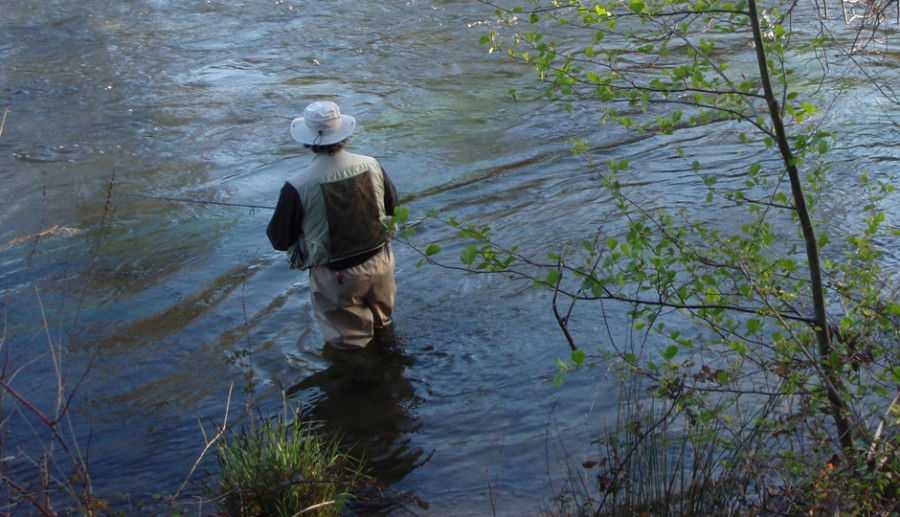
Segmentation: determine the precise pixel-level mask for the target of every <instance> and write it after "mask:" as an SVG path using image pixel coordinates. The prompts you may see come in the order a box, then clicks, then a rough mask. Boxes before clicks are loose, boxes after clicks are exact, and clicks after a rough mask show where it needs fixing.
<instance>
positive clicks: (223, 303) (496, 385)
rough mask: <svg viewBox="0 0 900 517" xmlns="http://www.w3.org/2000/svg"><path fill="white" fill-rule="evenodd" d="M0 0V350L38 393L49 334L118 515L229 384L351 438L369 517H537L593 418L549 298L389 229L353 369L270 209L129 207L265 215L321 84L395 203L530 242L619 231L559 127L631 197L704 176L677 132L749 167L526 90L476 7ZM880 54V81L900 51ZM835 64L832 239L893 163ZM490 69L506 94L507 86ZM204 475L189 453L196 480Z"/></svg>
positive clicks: (735, 169) (194, 450)
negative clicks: (559, 380)
mask: <svg viewBox="0 0 900 517" xmlns="http://www.w3.org/2000/svg"><path fill="white" fill-rule="evenodd" d="M2 4H3V12H4V17H3V19H2V20H0V102H2V104H3V105H8V106H9V111H8V115H7V116H6V119H5V125H4V128H3V132H2V135H0V178H2V182H3V187H2V191H0V203H2V207H3V209H2V211H0V223H2V224H0V245H4V244H6V243H11V242H13V241H14V240H16V239H19V238H21V237H25V236H29V235H35V234H39V233H41V232H47V233H46V234H45V235H44V236H42V237H41V238H39V239H34V238H31V239H25V240H21V241H17V242H16V243H15V244H12V245H9V246H5V247H4V248H3V249H0V297H2V300H3V302H4V305H5V316H6V319H5V324H4V328H5V334H4V340H3V347H4V349H3V352H4V354H5V355H4V356H3V357H4V359H5V360H6V362H7V364H8V365H9V367H8V370H7V371H10V370H9V368H19V367H21V370H20V371H19V372H18V373H17V374H16V375H15V377H14V381H15V382H14V385H15V387H16V388H17V389H18V390H20V392H21V393H22V394H24V395H25V396H26V397H28V398H30V399H31V400H34V401H35V402H36V403H37V404H38V405H39V406H40V407H41V408H45V409H46V410H47V411H49V409H50V407H51V402H52V392H53V386H54V385H55V384H54V383H55V381H54V379H55V378H56V374H55V370H54V367H53V363H52V361H50V360H49V358H48V356H47V350H48V348H49V345H51V344H52V345H53V346H54V347H56V346H58V347H61V348H62V349H63V350H64V351H65V353H64V361H63V368H64V372H63V377H64V378H66V379H67V381H68V383H69V386H70V388H71V387H74V386H75V384H76V383H77V382H79V381H80V384H78V385H77V389H76V390H75V394H76V395H75V397H74V399H73V403H72V408H73V413H72V414H73V415H74V426H75V430H76V433H77V434H78V435H79V436H80V437H81V440H82V446H85V447H87V446H88V445H89V448H90V454H91V471H92V472H93V474H94V477H95V479H94V483H95V487H96V488H97V490H98V491H100V492H101V493H102V494H105V495H107V496H108V497H109V498H110V499H111V500H113V502H114V503H115V504H116V505H117V507H120V508H123V509H134V508H136V507H137V504H138V502H141V501H144V502H146V501H149V500H150V499H151V497H152V496H153V495H154V494H170V493H173V492H174V491H175V490H177V489H178V488H179V486H180V485H181V484H182V482H183V481H184V480H185V478H186V477H187V475H188V473H189V471H190V470H191V467H192V466H193V464H194V462H195V461H196V460H197V459H198V458H199V457H200V454H201V452H202V450H203V446H204V441H203V434H202V432H201V425H203V426H205V427H206V429H207V432H208V431H209V429H211V428H212V426H213V425H215V423H221V422H222V421H223V419H224V418H225V414H226V407H228V402H229V392H230V390H233V391H232V395H231V399H230V400H231V404H230V409H231V411H230V414H229V423H234V422H235V421H237V422H238V423H240V422H241V419H242V418H244V419H246V416H243V413H242V411H241V410H240V408H241V407H243V406H244V405H245V403H246V401H248V400H250V397H252V398H253V400H255V403H256V404H257V406H258V407H259V408H261V411H263V412H266V411H273V410H276V409H277V408H278V407H279V405H280V400H281V393H282V392H287V393H289V394H290V397H291V399H292V400H296V401H298V402H301V403H303V404H304V406H305V407H306V408H307V410H308V411H309V413H310V414H311V415H313V416H314V417H315V418H318V419H320V420H322V421H324V422H325V424H326V425H329V426H332V427H333V428H335V429H338V430H340V431H342V432H344V433H345V434H346V435H348V436H350V437H353V438H354V439H357V440H359V441H361V442H363V443H366V444H367V445H368V456H369V457H370V458H371V459H372V460H373V462H374V463H375V465H376V467H377V472H378V476H379V478H380V480H381V481H382V482H384V483H385V484H386V485H388V486H389V488H390V490H392V491H394V492H395V493H397V494H403V496H402V497H400V499H402V501H403V504H404V505H405V507H404V508H394V509H393V510H391V509H388V510H386V512H387V513H391V512H392V511H394V512H396V513H398V514H402V513H404V512H407V511H411V512H413V513H415V514H420V515H450V514H452V515H485V514H490V513H492V512H495V513H496V514H500V515H526V514H532V513H534V512H536V511H537V509H538V508H540V507H541V505H544V504H547V503H548V501H549V500H550V498H551V497H552V495H553V493H554V489H555V488H558V487H559V479H560V473H561V470H562V467H563V464H564V463H566V462H573V463H580V462H581V461H582V460H583V459H585V458H587V457H588V456H590V454H592V451H591V449H590V443H589V438H590V436H591V434H592V433H596V432H597V430H598V429H599V423H600V422H602V421H603V420H604V418H606V417H607V416H608V415H610V414H612V410H613V409H614V408H615V406H616V397H615V394H616V388H615V386H616V385H615V383H614V382H613V381H612V380H611V379H610V378H609V377H608V376H607V374H606V373H605V370H604V369H603V368H602V365H601V367H598V368H595V369H590V370H587V371H584V372H579V373H576V374H574V375H570V376H569V378H568V379H567V381H566V383H565V384H564V385H563V387H561V388H558V389H557V388H554V387H553V386H552V382H551V380H552V377H553V374H554V373H555V371H556V366H555V364H554V361H555V359H556V358H557V357H565V356H566V355H567V353H568V352H567V350H568V348H567V345H566V342H565V340H564V339H563V336H562V335H561V333H560V332H559V331H558V329H557V328H556V324H555V321H554V320H553V317H552V313H551V311H550V306H549V297H548V295H547V293H544V292H541V291H540V290H537V289H533V288H529V284H527V283H524V284H523V283H521V282H510V281H507V280H505V279H503V278H488V277H481V276H468V275H465V274H463V273H460V272H459V271H454V270H447V269H441V268H437V267H433V266H425V267H423V268H421V269H419V268H417V267H416V266H417V262H418V261H419V259H420V256H419V255H418V254H417V253H416V251H415V250H413V249H412V248H410V247H408V246H405V245H404V244H402V243H396V244H395V245H394V250H395V253H396V255H397V274H396V276H397V283H398V289H399V293H398V300H397V306H396V334H397V341H398V343H399V344H400V345H401V346H402V348H403V350H404V352H405V355H406V357H405V358H390V359H388V360H385V362H383V363H380V364H379V365H378V368H376V369H374V370H373V371H375V372H377V374H372V375H371V376H368V375H366V376H362V377H359V376H352V375H351V376H348V375H346V372H342V371H337V370H335V368H334V367H333V366H332V365H331V364H330V362H329V361H328V360H326V359H325V358H323V357H322V356H321V337H320V335H319V333H318V331H317V330H316V328H315V326H314V323H313V317H312V312H311V309H310V306H309V302H308V291H307V281H306V278H305V274H301V273H298V272H295V271H291V270H289V269H288V267H287V263H286V260H285V258H284V256H283V255H282V254H281V253H279V252H275V251H273V250H271V248H270V246H269V243H268V241H267V239H266V237H265V226H266V224H267V222H268V218H269V216H270V214H271V211H270V210H267V209H266V208H255V209H251V208H243V207H227V206H221V205H209V204H200V203H188V202H183V201H166V200H161V199H149V198H147V197H139V196H154V197H168V198H179V199H192V200H208V201H217V202H227V203H235V204H245V205H260V206H263V207H265V206H272V205H274V203H275V200H276V198H277V194H278V191H279V189H280V186H281V184H282V182H283V181H284V180H285V178H287V177H288V176H290V175H291V174H292V173H293V171H295V170H296V169H297V168H298V167H301V166H302V165H303V164H304V163H305V161H306V160H307V159H308V156H306V155H305V154H304V152H303V151H302V150H301V149H299V147H298V145H297V144H296V143H294V142H293V141H292V140H291V138H290V135H289V133H288V126H289V123H290V121H291V119H292V118H293V117H295V116H299V115H300V114H301V113H302V109H303V107H304V106H305V105H306V104H307V103H309V102H311V101H314V100H320V99H333V100H336V101H337V102H339V103H340V104H341V106H342V109H343V111H344V112H345V113H348V114H352V115H354V116H356V117H357V121H358V124H359V129H358V130H357V132H356V133H355V135H354V137H353V140H352V143H351V150H352V151H356V152H361V153H364V154H370V155H373V156H375V157H377V158H378V159H379V161H380V162H381V163H382V165H383V166H384V168H385V169H386V171H387V172H388V174H390V175H391V177H392V179H393V181H394V182H395V184H396V185H397V188H398V190H399V192H400V195H401V197H402V198H403V199H404V200H406V205H407V206H408V208H410V210H411V211H412V213H413V218H414V219H415V218H418V217H421V216H423V215H424V213H425V212H426V211H428V210H430V209H433V208H436V209H440V210H442V211H443V212H444V213H446V214H451V215H455V216H457V217H459V218H461V219H464V220H467V221H476V222H478V223H479V224H488V225H491V226H492V227H493V228H494V229H495V231H496V232H497V234H498V236H500V239H501V241H505V242H508V243H510V244H512V243H527V244H529V245H530V246H531V252H532V253H534V255H535V256H538V257H540V256H542V254H543V253H544V252H545V251H546V250H550V249H555V248H559V247H562V246H567V245H569V246H571V245H577V243H578V242H580V240H581V238H582V237H583V236H585V235H586V234H587V233H588V232H589V231H591V230H595V229H597V228H598V227H600V226H601V225H603V227H604V228H605V229H606V231H610V232H613V233H614V232H615V231H616V228H618V226H617V224H620V223H621V222H620V221H619V222H617V221H614V220H613V221H610V220H608V219H605V218H604V217H603V214H604V213H605V209H606V208H607V207H605V206H604V201H605V200H607V199H608V196H607V195H606V194H604V192H603V189H602V188H601V185H600V183H599V181H597V180H598V176H597V173H596V171H592V170H590V169H587V168H585V167H583V166H582V162H581V161H580V159H579V158H575V157H572V156H570V153H569V151H568V148H567V146H566V144H565V142H566V141H567V140H568V139H571V138H574V137H587V138H588V139H590V140H591V141H592V142H593V143H594V144H595V145H596V147H597V150H598V152H600V153H601V154H602V155H603V156H604V158H613V157H615V158H619V159H622V158H625V159H628V160H629V161H631V162H632V163H633V164H636V166H635V167H634V169H635V170H634V172H633V173H632V174H631V175H630V176H629V179H628V181H629V182H631V183H632V184H633V185H634V186H652V187H654V188H646V189H645V188H642V189H639V190H637V192H640V193H641V196H642V198H643V199H645V200H646V202H647V203H648V204H664V205H667V206H685V207H688V208H690V207H692V206H693V205H694V203H696V202H697V201H698V200H700V199H702V198H703V197H704V196H705V194H706V190H705V188H704V187H703V186H702V184H698V183H697V178H696V176H694V175H693V174H692V173H691V172H690V168H689V167H687V166H685V165H683V164H680V165H675V166H673V163H674V162H673V158H674V157H675V156H676V155H675V152H674V148H675V147H676V146H683V147H686V148H687V147H688V146H690V148H691V149H694V150H695V156H697V157H699V158H700V159H701V160H703V162H704V165H705V166H708V167H711V168H714V169H715V170H718V171H720V173H721V175H722V177H723V178H732V180H733V181H734V182H736V183H740V182H742V179H741V178H740V174H741V173H742V172H743V171H744V170H746V166H747V164H748V163H750V162H751V161H752V160H753V159H754V157H753V156H752V155H747V154H746V153H745V151H742V150H741V149H740V148H739V147H735V146H727V145H715V144H718V143H719V142H721V141H722V134H723V133H726V134H727V133H730V134H734V133H736V132H738V131H739V128H735V127H733V126H729V125H723V124H716V125H711V127H700V128H691V129H685V130H683V131H679V132H676V133H675V135H672V136H670V137H665V138H663V137H660V136H659V135H653V134H646V135H642V136H638V137H635V136H634V135H629V134H626V133H625V132H624V131H622V130H621V129H619V128H615V127H611V126H601V125H600V124H599V121H598V115H597V113H596V112H592V111H591V110H578V111H577V112H576V113H575V114H574V115H570V114H567V113H566V112H565V111H564V110H563V109H562V107H561V106H557V105H547V104H546V103H545V102H544V101H542V100H540V99H539V98H537V97H536V96H533V95H529V88H531V86H530V85H532V77H531V72H530V71H529V70H528V69H526V68H522V67H519V66H516V65H514V64H513V63H511V62H510V61H508V60H506V59H504V58H502V57H501V56H496V55H495V56H488V54H487V52H486V48H485V47H482V46H479V45H478V44H477V41H478V39H479V37H480V36H482V35H483V34H485V33H486V32H487V31H488V30H489V29H490V28H492V27H494V21H493V19H492V10H491V9H490V8H488V7H486V6H484V5H483V4H480V3H478V2H471V1H461V0H443V1H422V0H418V1H417V0H411V1H392V0H389V1H384V2H361V1H358V0H329V1H325V0H322V1H309V2H300V1H298V0H274V1H272V2H252V1H231V2H225V1H220V0H204V1H190V2H184V1H181V2H178V1H174V0H127V1H125V0H122V1H115V2H108V1H106V0H80V1H79V2H69V1H64V0H47V1H42V2H35V1H27V2H12V1H9V0H4V1H3V2H2ZM894 36H896V35H894ZM879 59H882V60H881V61H880V64H879V66H878V68H877V70H879V73H883V74H891V73H894V71H895V70H896V66H897V56H896V54H890V53H888V54H885V55H884V56H882V57H881V58H879ZM833 66H836V65H833ZM836 74H837V75H838V82H840V81H841V80H845V81H844V82H843V84H844V86H846V88H847V91H846V93H843V94H842V95H840V96H832V97H830V98H833V99H836V100H835V102H834V104H833V105H832V106H831V110H830V112H829V118H828V127H829V129H831V130H833V131H836V132H837V133H838V136H839V138H840V140H839V142H840V144H839V149H838V151H837V152H836V153H834V155H836V157H835V159H836V160H837V162H836V164H835V166H834V167H833V169H832V173H831V174H832V176H830V181H831V184H830V187H829V190H828V191H827V192H828V194H827V195H826V198H825V199H823V200H821V202H820V204H819V206H820V210H822V212H821V213H820V215H821V216H822V218H823V219H827V220H828V221H830V222H831V223H832V225H833V226H834V227H840V226H842V225H850V226H852V225H854V224H856V223H857V222H858V221H856V220H855V219H854V217H855V216H854V214H855V211H854V208H856V207H858V206H859V205H858V204H857V203H856V202H854V201H853V199H855V196H858V191H857V190H856V189H855V187H854V186H853V185H854V178H855V177H856V176H858V174H859V173H860V172H861V171H863V170H868V171H870V172H871V173H873V174H874V175H876V176H878V177H881V178H889V177H890V174H892V173H893V169H894V168H895V165H896V162H897V161H898V160H900V151H898V150H897V147H896V146H895V145H894V144H895V142H896V141H897V136H898V135H897V134H898V126H897V122H896V121H897V115H898V108H897V106H896V105H895V104H891V103H890V102H887V101H885V100H884V99H883V97H882V96H881V95H880V94H878V93H877V92H875V91H874V90H873V89H872V88H871V87H870V86H868V85H867V83H866V81H865V80H862V79H860V77H858V73H857V72H854V71H852V69H850V71H846V72H845V71H838V72H836ZM511 87H519V88H521V89H522V92H524V94H521V95H520V96H519V99H518V100H513V99H511V98H509V97H508V96H506V95H505V94H506V92H507V90H508V89H509V88H511ZM896 216H900V214H896V210H890V211H889V215H888V217H889V222H890V221H892V220H897V219H896ZM898 224H900V223H898ZM415 241H416V242H418V243H426V244H427V243H428V242H431V241H436V242H440V243H441V244H442V245H443V246H444V248H445V255H446V256H447V257H448V260H449V262H450V263H453V262H454V260H453V258H452V257H453V256H455V255H456V254H458V252H459V251H460V250H461V249H462V248H463V246H465V245H466V244H467V243H468V242H466V241H464V240H462V239H459V238H457V237H455V236H454V234H453V233H452V232H450V231H448V230H447V229H446V228H443V227H441V225H439V224H437V223H433V222H430V223H427V224H425V225H423V226H421V227H420V228H419V231H418V234H417V236H416V238H415ZM887 248H888V249H889V250H890V248H891V246H890V243H888V244H887ZM580 314H581V317H582V319H581V320H580V321H581V326H580V327H579V328H577V329H575V330H576V333H577V335H578V337H579V339H580V340H582V342H586V343H590V345H589V347H588V349H589V350H590V349H595V348H596V347H603V346H604V339H605V338H603V337H599V338H598V337H596V336H605V335H606V334H605V325H604V323H603V321H602V320H600V319H599V318H596V317H592V313H590V312H588V311H585V312H584V313H580ZM45 322H46V323H45ZM613 325H614V326H615V323H614V324H613ZM613 330H614V331H615V329H613ZM85 372H86V374H85ZM7 378H9V377H7ZM12 407H14V405H13V404H11V402H10V401H9V399H6V401H5V402H4V411H10V410H11V408H12ZM6 430H7V429H6V428H4V431H6ZM11 436H12V438H9V440H11V441H8V442H7V443H8V444H9V445H8V446H7V447H5V449H4V451H3V455H4V456H17V455H16V454H15V453H14V452H13V451H12V450H11V447H19V446H21V447H33V446H34V445H35V444H34V443H33V442H34V440H33V439H32V434H31V433H30V432H29V431H28V430H27V429H25V428H23V427H20V428H16V429H12V435H11ZM88 442H89V444H88ZM562 444H564V445H565V449H564V450H563V448H562ZM28 450H33V449H28ZM21 461H24V459H23V458H22V457H21V456H17V459H14V460H12V463H13V468H16V465H15V462H21ZM214 470H215V463H214V460H213V459H212V458H211V457H210V456H206V457H205V458H204V460H203V461H202V462H201V463H200V468H199V470H198V472H197V473H195V475H194V478H192V479H193V480H194V481H198V480H203V479H205V476H206V473H207V472H214ZM114 494H128V499H127V500H123V499H120V498H118V497H117V496H114Z"/></svg>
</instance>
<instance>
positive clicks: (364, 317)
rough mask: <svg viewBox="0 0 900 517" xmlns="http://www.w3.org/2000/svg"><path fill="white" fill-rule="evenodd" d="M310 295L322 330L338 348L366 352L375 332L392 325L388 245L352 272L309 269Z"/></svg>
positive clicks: (392, 288)
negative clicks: (356, 349)
mask: <svg viewBox="0 0 900 517" xmlns="http://www.w3.org/2000/svg"><path fill="white" fill-rule="evenodd" d="M309 292H310V298H311V299H312V305H313V310H314V311H315V313H316V320H317V321H318V322H319V329H320V330H321V331H322V336H323V337H324V338H325V341H326V342H327V343H330V344H332V345H334V346H335V347H337V348H351V349H352V348H357V347H358V348H362V347H365V346H366V345H367V344H368V343H369V342H370V341H371V340H372V338H373V337H374V333H375V329H380V328H383V327H386V326H388V325H390V324H391V317H392V315H393V312H394V295H395V294H396V292H397V286H396V284H395V283H394V254H393V253H392V251H391V245H390V244H385V246H384V248H383V249H382V251H381V252H379V253H377V254H375V255H374V256H373V257H372V258H370V259H369V260H367V261H365V262H363V263H362V264H359V265H358V266H353V267H351V268H347V269H342V270H340V271H335V270H333V269H329V268H328V267H326V266H315V267H312V268H310V269H309Z"/></svg>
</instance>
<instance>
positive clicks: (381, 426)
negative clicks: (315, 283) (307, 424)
mask: <svg viewBox="0 0 900 517" xmlns="http://www.w3.org/2000/svg"><path fill="white" fill-rule="evenodd" d="M387 339H391V338H390V337H388V338H387ZM376 341H378V340H377V339H376ZM373 344H375V343H373ZM324 352H325V354H324V355H325V357H326V358H328V359H330V360H331V361H332V364H331V366H329V367H328V368H327V369H325V370H323V371H321V372H318V373H315V374H313V375H312V376H310V377H308V378H306V379H304V380H303V381H301V382H300V383H298V384H296V385H295V386H293V387H291V388H290V389H289V390H288V395H291V394H297V393H299V392H301V391H303V390H307V389H318V391H319V392H320V393H319V394H318V395H317V396H315V397H314V398H313V399H312V400H311V401H310V402H309V405H308V406H307V407H305V408H304V410H303V417H304V418H305V419H308V420H312V421H317V422H321V424H322V427H323V429H324V430H325V431H326V432H333V433H334V434H335V435H336V436H337V437H338V438H340V439H341V441H342V442H343V443H344V444H345V445H346V446H348V447H349V448H350V453H351V454H352V455H353V456H355V457H363V458H364V459H365V463H366V465H367V467H368V471H369V474H370V475H372V476H373V477H374V478H375V479H376V480H377V481H378V482H379V484H381V485H383V486H390V485H393V484H394V483H397V482H398V481H400V480H401V479H403V478H404V477H406V475H407V474H409V473H410V472H412V471H413V470H414V469H415V468H417V467H418V466H419V465H421V464H422V463H424V462H425V461H427V458H422V459H420V458H421V456H422V453H423V451H422V449H421V448H414V447H413V446H412V445H411V441H412V439H411V437H410V434H411V433H413V432H415V431H416V430H417V429H418V427H419V424H418V423H417V422H416V420H415V418H414V417H413V416H412V415H411V414H410V411H412V410H413V409H414V408H415V406H416V405H417V404H418V403H419V401H420V400H421V399H420V398H419V397H418V396H417V395H416V392H415V388H413V386H412V385H411V384H410V382H409V381H408V380H407V379H406V378H404V376H403V372H404V370H405V369H406V366H408V365H409V364H410V359H409V358H408V357H407V356H405V355H403V354H402V353H401V352H399V351H398V350H397V349H396V348H394V347H393V346H384V345H383V344H382V345H381V346H368V347H366V348H365V349H364V350H360V351H355V352H354V353H352V354H349V353H347V352H344V351H340V350H334V349H329V347H327V346H326V348H325V351H324Z"/></svg>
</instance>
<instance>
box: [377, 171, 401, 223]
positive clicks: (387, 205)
mask: <svg viewBox="0 0 900 517" xmlns="http://www.w3.org/2000/svg"><path fill="white" fill-rule="evenodd" d="M381 173H382V174H383V175H384V213H385V214H387V215H391V216H392V215H394V208H396V207H397V203H398V202H397V189H396V188H394V183H393V182H392V181H391V179H390V178H388V175H387V173H386V172H384V167H382V168H381Z"/></svg>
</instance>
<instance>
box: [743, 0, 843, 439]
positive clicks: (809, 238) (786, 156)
mask: <svg viewBox="0 0 900 517" xmlns="http://www.w3.org/2000/svg"><path fill="white" fill-rule="evenodd" d="M748 5H749V8H750V24H751V26H752V28H753V40H754V43H755V44H756V59H757V66H758V67H759V74H760V78H761V79H762V87H763V93H764V95H765V97H766V102H767V103H768V105H769V116H770V117H771V119H772V127H773V129H774V131H775V136H776V140H777V142H778V150H779V151H780V152H781V158H782V159H783V160H784V165H785V167H787V173H788V178H789V179H790V182H791V193H792V195H793V198H794V208H795V209H796V210H797V215H798V216H799V218H800V227H801V229H802V231H803V239H804V242H805V246H806V258H807V261H808V262H809V281H810V285H811V287H812V298H813V300H812V301H813V312H814V315H813V320H814V321H815V324H814V327H815V332H816V341H817V344H818V349H819V350H818V351H819V366H820V368H822V372H823V375H824V376H825V378H824V379H822V381H824V382H823V384H824V385H825V390H826V393H827V395H828V402H829V404H830V405H831V414H832V417H833V418H834V423H835V426H836V428H837V433H838V438H839V440H840V443H841V447H842V448H843V449H844V453H850V452H851V451H852V450H853V435H852V433H851V432H850V423H849V420H848V415H849V412H848V410H847V405H846V402H845V401H844V399H843V398H842V397H841V394H840V391H839V390H840V388H841V386H842V383H841V379H840V377H838V376H837V374H836V373H835V371H834V368H832V367H831V366H830V365H829V364H828V361H829V358H830V356H831V352H832V345H831V338H830V336H829V335H828V316H827V314H826V312H825V291H824V288H823V284H822V269H821V263H820V261H819V244H818V241H817V240H816V233H815V229H814V228H813V225H812V219H811V218H810V215H809V208H808V207H807V205H806V196H805V194H804V192H803V184H802V183H801V182H800V172H799V171H798V170H797V165H796V164H795V158H796V157H795V156H794V153H793V151H791V146H790V144H789V143H788V141H787V136H786V135H785V132H784V121H783V120H782V117H781V111H780V109H779V108H778V101H777V99H776V98H775V92H774V90H773V89H772V82H771V80H770V79H769V69H768V66H767V64H766V52H765V47H764V44H763V39H762V32H761V31H760V27H759V11H758V9H757V5H756V0H749V3H748Z"/></svg>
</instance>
